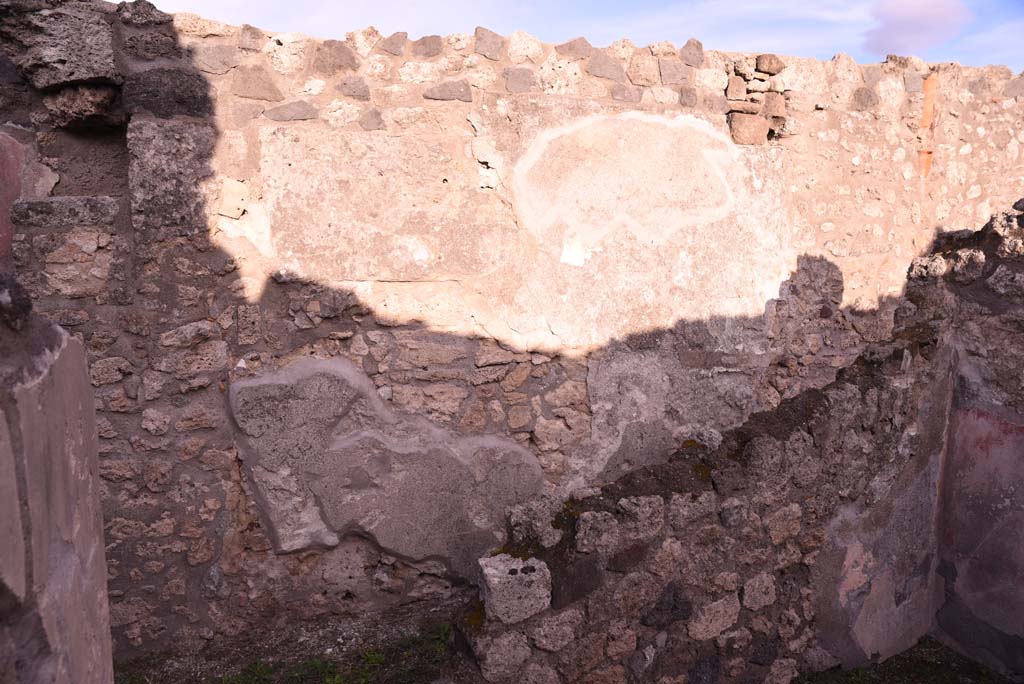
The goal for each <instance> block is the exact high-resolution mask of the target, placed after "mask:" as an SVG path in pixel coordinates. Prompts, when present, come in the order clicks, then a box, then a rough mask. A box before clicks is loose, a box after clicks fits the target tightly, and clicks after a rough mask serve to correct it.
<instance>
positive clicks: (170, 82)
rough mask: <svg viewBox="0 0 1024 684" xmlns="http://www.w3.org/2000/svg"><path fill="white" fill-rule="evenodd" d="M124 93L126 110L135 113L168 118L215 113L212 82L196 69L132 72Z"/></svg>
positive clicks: (160, 69)
mask: <svg viewBox="0 0 1024 684" xmlns="http://www.w3.org/2000/svg"><path fill="white" fill-rule="evenodd" d="M123 93H124V106H125V109H127V110H128V111H129V112H131V113H137V112H141V111H146V112H149V113H151V114H154V115H156V116H158V117H161V118H165V119H166V118H170V117H173V116H195V117H205V116H209V115H210V114H212V113H213V102H212V101H211V99H210V92H209V85H208V84H207V83H206V79H205V78H203V76H202V75H200V74H198V73H195V72H192V71H182V70H180V69H164V68H157V69H148V70H146V71H142V72H139V73H136V74H132V75H131V76H129V77H128V79H127V80H126V81H125V84H124V89H123Z"/></svg>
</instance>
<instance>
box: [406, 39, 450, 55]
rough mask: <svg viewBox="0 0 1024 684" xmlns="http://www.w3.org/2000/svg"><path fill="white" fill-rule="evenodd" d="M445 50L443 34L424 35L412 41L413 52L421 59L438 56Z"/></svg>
mask: <svg viewBox="0 0 1024 684" xmlns="http://www.w3.org/2000/svg"><path fill="white" fill-rule="evenodd" d="M442 50H444V42H443V41H442V40H441V36H423V37H422V38H420V39H419V40H414V41H413V42H412V54H413V56H414V57H420V58H421V59H430V58H431V57H437V56H438V55H439V54H441V52H442Z"/></svg>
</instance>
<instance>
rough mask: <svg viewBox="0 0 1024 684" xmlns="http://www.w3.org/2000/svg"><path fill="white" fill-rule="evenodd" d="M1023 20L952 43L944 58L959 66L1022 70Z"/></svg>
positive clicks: (966, 36)
mask: <svg viewBox="0 0 1024 684" xmlns="http://www.w3.org/2000/svg"><path fill="white" fill-rule="evenodd" d="M1021 36H1024V19H1021V20H1019V21H1008V22H1004V23H1000V24H999V25H997V26H994V27H992V28H991V29H989V30H987V31H981V32H978V33H972V34H969V35H965V36H963V37H961V38H959V39H957V40H954V41H953V42H952V44H951V45H950V46H949V48H948V50H944V51H943V52H946V53H948V54H947V55H946V59H952V60H956V61H958V62H960V63H962V64H971V65H976V66H980V65H983V64H1006V65H1009V67H1010V68H1011V69H1014V70H1016V71H1020V70H1021V69H1024V49H1021Z"/></svg>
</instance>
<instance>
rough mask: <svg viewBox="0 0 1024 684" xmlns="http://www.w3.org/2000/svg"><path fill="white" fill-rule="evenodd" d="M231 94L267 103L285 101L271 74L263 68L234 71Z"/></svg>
mask: <svg viewBox="0 0 1024 684" xmlns="http://www.w3.org/2000/svg"><path fill="white" fill-rule="evenodd" d="M231 92H232V93H234V94H235V95H238V96H239V97H247V98H250V99H253V100H265V101H267V102H280V101H281V100H283V99H284V95H282V94H281V91H280V90H279V89H278V87H277V85H276V84H275V83H274V79H273V77H272V76H271V75H270V72H269V71H267V70H266V69H264V68H263V67H261V66H240V67H237V68H235V69H234V70H232V72H231Z"/></svg>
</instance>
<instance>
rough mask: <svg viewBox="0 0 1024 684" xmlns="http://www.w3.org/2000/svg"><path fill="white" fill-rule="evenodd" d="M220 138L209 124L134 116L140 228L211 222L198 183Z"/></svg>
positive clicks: (191, 229)
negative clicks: (215, 143)
mask: <svg viewBox="0 0 1024 684" xmlns="http://www.w3.org/2000/svg"><path fill="white" fill-rule="evenodd" d="M239 68H242V67H239ZM236 71H237V70H236ZM215 140H216V132H215V131H214V129H213V127H212V126H211V125H209V124H205V123H197V122H194V121H189V120H180V119H179V120H160V119H156V120H154V119H146V118H142V117H133V118H132V121H131V123H130V124H129V125H128V151H129V153H130V158H129V163H130V167H129V169H130V172H131V200H132V223H133V225H134V226H135V230H137V231H140V233H141V234H143V235H150V236H153V235H163V234H185V235H187V234H193V233H195V232H197V231H199V230H203V229H205V228H206V225H207V224H206V216H205V213H204V202H203V198H202V197H201V196H200V195H199V194H198V193H197V192H196V188H197V184H198V183H200V182H202V180H203V179H205V178H207V177H209V176H210V175H211V174H212V173H213V171H212V169H211V168H210V167H209V151H210V150H211V149H212V148H213V145H214V141H215Z"/></svg>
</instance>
